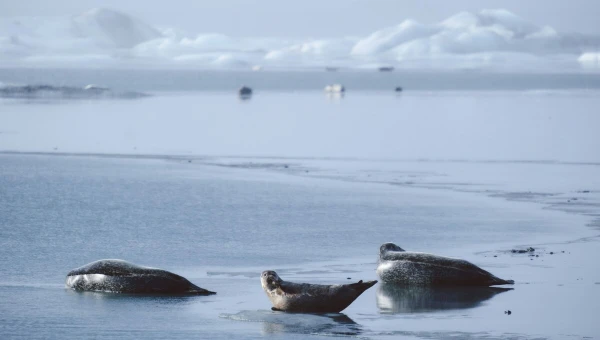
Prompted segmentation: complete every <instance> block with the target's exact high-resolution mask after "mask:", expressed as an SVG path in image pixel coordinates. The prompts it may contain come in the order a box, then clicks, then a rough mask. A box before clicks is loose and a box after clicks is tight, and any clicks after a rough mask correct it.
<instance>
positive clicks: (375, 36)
mask: <svg viewBox="0 0 600 340" xmlns="http://www.w3.org/2000/svg"><path fill="white" fill-rule="evenodd" d="M598 46H600V35H590V34H579V33H564V32H558V31H557V30H555V29H554V28H552V27H550V26H544V25H538V24H535V23H532V22H529V21H527V20H526V19H524V18H522V17H520V16H518V15H516V14H514V13H512V12H510V11H508V10H505V9H484V10H482V11H479V12H460V13H457V14H455V15H452V16H450V17H449V18H447V19H445V20H442V21H440V22H438V23H420V22H418V21H416V20H412V19H405V20H403V21H401V22H400V24H398V25H396V26H392V27H387V28H383V29H381V30H377V31H375V32H371V33H369V34H365V35H363V36H357V37H339V38H327V39H323V38H315V39H296V38H294V39H292V38H290V39H285V38H269V37H256V38H238V37H230V36H227V35H224V34H220V33H214V32H212V33H211V32H206V33H199V34H196V35H190V34H187V33H185V32H183V31H180V30H179V29H177V28H174V27H170V28H164V29H159V28H156V27H154V26H152V25H151V24H148V23H145V22H143V21H142V20H140V19H138V18H135V17H133V16H131V15H129V14H126V13H123V12H119V11H115V10H111V9H103V8H97V9H92V10H90V11H87V12H85V13H82V14H79V15H75V16H71V17H63V18H35V17H19V18H2V19H0V67H1V66H4V67H7V66H11V67H12V66H22V67H31V66H35V67H44V66H53V67H57V66H59V67H106V66H134V67H142V68H143V67H155V66H157V65H158V66H161V67H180V68H181V67H184V68H185V67H194V68H209V69H210V68H215V69H247V70H252V69H253V66H254V65H261V66H264V67H268V68H278V69H282V68H314V69H320V70H323V69H324V68H326V67H330V66H331V65H336V67H342V68H344V69H371V70H374V71H376V70H377V69H379V68H380V67H382V66H385V67H390V68H393V69H411V68H427V69H430V68H434V69H438V68H443V69H456V68H459V69H463V68H467V69H476V68H486V69H487V68H496V69H499V70H531V69H542V70H551V71H553V72H556V70H573V69H579V68H582V67H583V68H584V69H597V66H594V65H597V53H595V52H591V53H590V52H589V51H594V50H595V49H597V47H598Z"/></svg>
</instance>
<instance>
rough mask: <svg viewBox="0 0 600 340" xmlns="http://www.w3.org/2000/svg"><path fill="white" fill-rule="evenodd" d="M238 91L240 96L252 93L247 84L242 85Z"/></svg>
mask: <svg viewBox="0 0 600 340" xmlns="http://www.w3.org/2000/svg"><path fill="white" fill-rule="evenodd" d="M238 92H239V94H240V96H251V95H252V89H251V88H249V87H248V86H242V87H241V88H240V90H239V91H238Z"/></svg>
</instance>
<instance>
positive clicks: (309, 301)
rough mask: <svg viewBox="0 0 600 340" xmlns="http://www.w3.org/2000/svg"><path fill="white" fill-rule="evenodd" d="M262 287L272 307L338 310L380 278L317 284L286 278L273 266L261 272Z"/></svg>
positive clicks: (330, 311)
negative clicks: (297, 281)
mask: <svg viewBox="0 0 600 340" xmlns="http://www.w3.org/2000/svg"><path fill="white" fill-rule="evenodd" d="M260 282H261V284H262V287H263V289H264V291H265V293H267V296H268V297H269V300H271V303H272V304H273V308H271V309H272V310H275V311H284V312H296V313H339V312H341V311H342V310H344V309H345V308H346V307H348V306H349V305H350V304H351V303H352V302H354V300H356V298H358V297H359V296H360V294H362V293H363V292H364V291H365V290H367V289H369V288H371V287H372V286H373V285H374V284H376V283H377V281H367V282H363V281H362V280H361V281H358V282H356V283H351V284H343V285H318V284H310V283H293V282H287V281H283V280H282V279H281V278H280V277H279V275H277V273H275V272H274V271H272V270H266V271H264V272H262V274H261V276H260Z"/></svg>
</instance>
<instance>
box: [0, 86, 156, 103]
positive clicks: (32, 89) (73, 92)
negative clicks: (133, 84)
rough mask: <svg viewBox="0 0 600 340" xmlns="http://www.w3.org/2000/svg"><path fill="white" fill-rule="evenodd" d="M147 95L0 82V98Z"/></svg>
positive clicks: (130, 96)
mask: <svg viewBox="0 0 600 340" xmlns="http://www.w3.org/2000/svg"><path fill="white" fill-rule="evenodd" d="M147 96H148V95H147V94H145V93H140V92H133V91H126V92H120V91H113V90H111V89H109V88H106V87H101V86H97V85H94V84H89V85H86V86H84V87H73V86H53V85H12V84H3V83H1V82H0V98H17V99H110V98H112V99H117V98H119V99H134V98H141V97H147Z"/></svg>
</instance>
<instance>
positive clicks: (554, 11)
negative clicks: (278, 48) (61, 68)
mask: <svg viewBox="0 0 600 340" xmlns="http://www.w3.org/2000/svg"><path fill="white" fill-rule="evenodd" d="M94 7H106V8H112V9H116V10H120V11H124V12H126V13H129V14H132V15H134V16H137V17H138V18H140V19H142V20H144V21H146V22H147V23H149V24H151V25H154V26H159V27H176V28H180V29H183V30H186V31H187V32H189V33H193V34H195V33H209V32H214V33H223V34H227V35H231V36H235V37H247V36H252V37H259V36H268V37H303V38H308V37H319V38H324V37H341V36H348V35H364V34H368V33H371V32H373V31H375V30H378V29H381V28H384V27H387V26H391V25H396V24H398V23H400V22H401V21H402V20H404V19H407V18H411V19H416V20H418V21H421V22H424V23H432V22H437V21H440V20H443V19H445V18H446V17H448V16H450V15H453V14H455V13H457V12H460V11H463V10H468V11H479V10H481V9H483V8H506V9H508V10H510V11H512V12H514V13H515V14H517V15H519V16H522V17H524V18H525V19H527V20H528V21H531V22H534V23H536V24H539V25H549V26H552V27H554V28H555V29H557V30H558V31H562V32H565V31H566V32H582V33H600V19H598V18H600V0H568V1H566V0H565V1H563V0H560V1H556V0H487V1H481V0H452V1H443V0H439V1H435V0H415V1H403V0H295V1H290V0H258V1H251V0H169V1H149V0H18V1H13V0H0V16H2V17H12V16H61V15H72V14H78V13H81V12H84V11H86V10H89V9H91V8H94Z"/></svg>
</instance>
